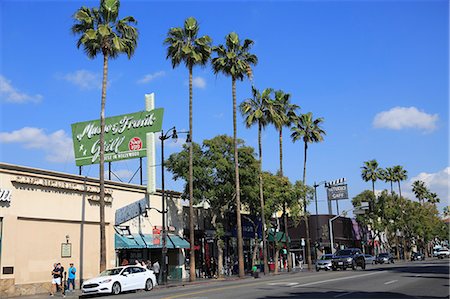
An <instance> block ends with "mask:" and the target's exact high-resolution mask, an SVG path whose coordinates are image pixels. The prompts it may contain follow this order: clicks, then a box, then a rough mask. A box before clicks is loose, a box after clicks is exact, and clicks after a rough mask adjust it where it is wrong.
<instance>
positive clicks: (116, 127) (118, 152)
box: [72, 108, 164, 166]
mask: <svg viewBox="0 0 450 299" xmlns="http://www.w3.org/2000/svg"><path fill="white" fill-rule="evenodd" d="M163 111H164V109H162V108H159V109H155V110H151V111H140V112H135V113H129V114H124V115H119V116H113V117H108V118H106V119H105V142H104V144H105V162H112V161H118V160H125V159H133V158H139V157H145V156H146V155H147V144H146V134H147V133H150V132H158V131H161V127H162V118H163ZM72 139H73V147H74V153H75V162H76V165H77V166H82V165H89V164H96V163H99V159H100V120H92V121H85V122H80V123H75V124H72Z"/></svg>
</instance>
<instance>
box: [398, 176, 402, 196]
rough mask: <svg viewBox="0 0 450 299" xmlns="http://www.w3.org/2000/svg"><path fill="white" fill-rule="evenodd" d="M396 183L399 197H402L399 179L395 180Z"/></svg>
mask: <svg viewBox="0 0 450 299" xmlns="http://www.w3.org/2000/svg"><path fill="white" fill-rule="evenodd" d="M397 183H398V194H399V195H400V198H401V197H402V188H401V187H400V180H398V181H397Z"/></svg>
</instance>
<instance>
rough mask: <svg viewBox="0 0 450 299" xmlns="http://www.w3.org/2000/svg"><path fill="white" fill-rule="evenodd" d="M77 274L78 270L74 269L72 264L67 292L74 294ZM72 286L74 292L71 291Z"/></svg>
mask: <svg viewBox="0 0 450 299" xmlns="http://www.w3.org/2000/svg"><path fill="white" fill-rule="evenodd" d="M76 273H77V269H76V268H75V267H74V265H73V263H70V267H69V274H68V276H67V291H68V292H73V291H74V290H75V275H76ZM71 285H72V290H70V286H71Z"/></svg>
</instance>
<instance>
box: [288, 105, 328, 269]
mask: <svg viewBox="0 0 450 299" xmlns="http://www.w3.org/2000/svg"><path fill="white" fill-rule="evenodd" d="M322 123H323V118H317V119H313V115H312V113H311V112H308V113H306V114H302V115H300V116H299V117H298V118H297V119H296V121H295V126H294V127H293V128H291V131H292V134H291V138H292V141H293V142H295V141H297V140H300V139H302V140H303V142H304V144H305V156H304V160H303V185H305V186H306V159H307V152H308V143H316V142H321V141H323V135H325V131H324V130H323V129H322V128H321V127H320V126H321V124H322ZM303 209H304V211H303V212H304V214H305V215H304V217H305V228H306V249H307V252H306V255H307V256H308V269H310V270H311V268H312V262H311V252H310V251H311V245H310V239H309V223H308V214H307V212H306V194H305V196H304V197H303Z"/></svg>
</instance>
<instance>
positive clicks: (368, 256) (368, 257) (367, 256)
mask: <svg viewBox="0 0 450 299" xmlns="http://www.w3.org/2000/svg"><path fill="white" fill-rule="evenodd" d="M364 259H365V260H366V265H373V264H375V257H374V256H373V255H371V254H364Z"/></svg>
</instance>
